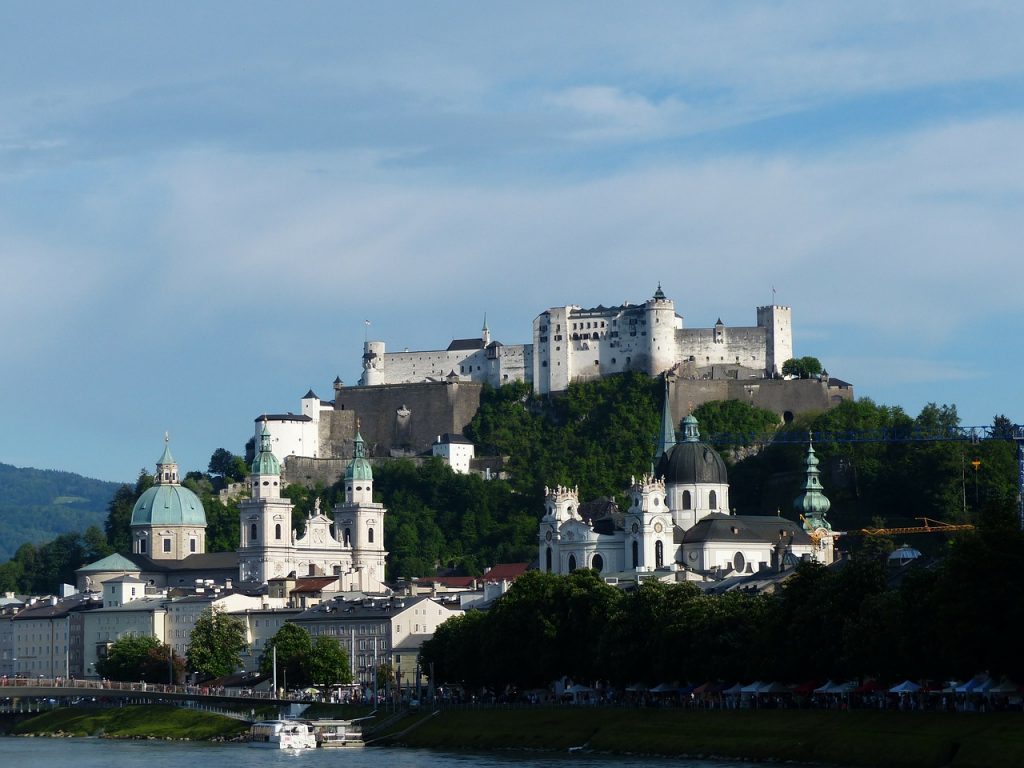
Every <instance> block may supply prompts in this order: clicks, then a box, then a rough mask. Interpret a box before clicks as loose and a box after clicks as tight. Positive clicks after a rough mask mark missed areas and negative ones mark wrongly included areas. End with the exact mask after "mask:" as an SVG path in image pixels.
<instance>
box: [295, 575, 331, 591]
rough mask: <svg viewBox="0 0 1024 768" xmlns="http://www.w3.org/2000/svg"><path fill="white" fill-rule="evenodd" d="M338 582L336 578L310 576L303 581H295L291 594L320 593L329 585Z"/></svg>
mask: <svg viewBox="0 0 1024 768" xmlns="http://www.w3.org/2000/svg"><path fill="white" fill-rule="evenodd" d="M337 580H338V577H337V576H312V577H309V578H305V579H296V580H295V589H293V590H292V592H320V591H322V590H323V588H324V587H326V586H327V585H329V584H333V583H334V582H336V581H337Z"/></svg>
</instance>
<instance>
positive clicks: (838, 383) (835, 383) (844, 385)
mask: <svg viewBox="0 0 1024 768" xmlns="http://www.w3.org/2000/svg"><path fill="white" fill-rule="evenodd" d="M828 385H829V386H830V387H838V388H839V389H848V388H849V387H852V386H853V384H851V383H850V382H848V381H843V380H842V379H837V378H836V377H835V376H830V377H829V380H828Z"/></svg>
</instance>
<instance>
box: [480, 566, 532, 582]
mask: <svg viewBox="0 0 1024 768" xmlns="http://www.w3.org/2000/svg"><path fill="white" fill-rule="evenodd" d="M529 567H530V564H529V563H498V564H497V565H496V566H494V567H493V568H491V569H490V570H489V571H487V572H486V573H484V578H485V579H487V580H488V581H512V580H513V579H517V578H519V577H520V576H522V575H523V574H524V573H526V569H527V568H529Z"/></svg>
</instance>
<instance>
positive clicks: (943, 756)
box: [9, 705, 1024, 768]
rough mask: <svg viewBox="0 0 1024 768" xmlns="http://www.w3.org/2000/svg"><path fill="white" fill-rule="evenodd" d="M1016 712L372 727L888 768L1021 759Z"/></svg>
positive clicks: (233, 726)
mask: <svg viewBox="0 0 1024 768" xmlns="http://www.w3.org/2000/svg"><path fill="white" fill-rule="evenodd" d="M1021 717H1022V715H1021V714H1020V713H1016V712H993V713H987V714H963V713H941V712H899V713H894V712H876V711H872V710H856V711H849V712H837V711H820V710H761V711H741V712H736V711H706V712H700V711H679V710H657V709H621V708H600V707H586V708H583V707H581V708H575V707H574V708H552V709H544V708H537V709H515V710H507V709H478V710H446V711H443V712H441V713H439V714H437V715H436V716H431V713H430V712H427V711H423V712H419V713H414V714H410V715H409V716H407V717H406V718H403V719H401V720H398V721H394V720H391V719H390V718H388V719H389V725H388V728H387V729H386V732H384V733H382V732H377V733H375V734H373V736H374V741H375V743H376V744H379V745H383V746H407V747H415V748H425V749H439V750H445V751H452V750H466V751H492V750H506V749H522V750H542V751H560V752H565V751H568V750H576V749H581V750H584V751H593V752H605V753H613V754H648V755H657V756H672V757H694V758H698V757H700V758H715V757H719V758H731V759H743V760H751V761H795V762H802V763H824V764H833V765H846V766H879V767H883V766H886V767H888V766H891V767H892V768H940V766H950V767H951V768H982V767H984V768H1003V766H1006V767H1007V768H1009V767H1010V766H1020V765H1024V728H1022V725H1024V722H1022V720H1021ZM247 728H248V726H247V724H246V723H243V722H240V721H238V720H233V719H231V718H227V717H223V716H220V715H216V714H212V713H209V712H198V711H194V710H185V709H180V708H176V707H172V706H162V705H137V706H129V707H120V708H116V709H102V710H101V709H80V708H67V709H58V710H54V711H51V712H47V713H43V714H41V715H38V716H35V717H32V718H29V719H26V720H23V721H21V722H19V723H18V724H17V725H16V726H14V727H13V728H11V729H10V731H9V732H10V733H11V734H12V735H26V736H27V735H34V736H101V737H103V738H125V739H129V738H136V739H182V740H193V741H199V740H210V741H228V740H232V739H238V738H240V737H241V736H242V735H243V734H244V733H245V731H246V730H247Z"/></svg>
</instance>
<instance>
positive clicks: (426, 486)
mask: <svg viewBox="0 0 1024 768" xmlns="http://www.w3.org/2000/svg"><path fill="white" fill-rule="evenodd" d="M662 386H663V385H662V383H661V382H660V380H655V379H651V378H649V377H647V376H644V375H641V374H626V375H622V376H613V377H608V378H605V379H601V380H598V381H592V382H585V383H579V384H573V385H572V386H571V387H570V388H569V390H568V391H567V392H566V393H565V394H564V395H560V396H554V397H544V398H540V397H535V396H533V394H532V393H531V391H530V389H529V387H528V386H526V385H525V384H521V383H518V384H509V385H506V386H504V387H501V388H500V389H490V388H485V390H484V393H483V395H482V399H481V405H480V408H479V410H478V412H477V414H476V416H475V417H474V419H473V421H472V423H471V424H470V425H469V427H468V429H467V434H468V436H469V437H470V438H471V439H472V440H473V441H474V442H475V443H476V444H477V450H478V455H488V454H489V455H498V456H503V457H505V467H506V471H507V475H508V479H492V480H484V479H483V478H481V477H479V476H476V475H458V474H455V473H454V472H452V471H451V470H450V469H449V468H448V467H447V466H446V465H444V464H443V463H442V462H441V461H440V460H439V459H433V458H430V459H426V460H423V461H421V462H419V463H415V462H412V461H407V460H395V461H384V462H379V463H377V464H376V466H375V468H374V480H375V483H374V486H375V492H376V493H375V495H376V498H377V500H378V501H380V502H382V503H383V504H384V505H385V506H386V507H387V508H388V516H387V518H386V520H385V546H386V547H387V549H388V550H389V552H390V553H391V554H390V557H389V564H388V577H389V578H391V579H395V578H401V577H410V576H424V575H430V574H433V573H435V572H436V570H437V569H439V568H443V569H454V570H455V571H456V572H459V573H464V574H474V575H476V574H480V573H482V571H483V569H484V568H486V567H487V566H489V565H493V564H495V563H499V562H513V561H531V560H533V559H534V558H535V556H536V551H537V550H536V547H537V543H536V536H537V521H538V519H539V516H540V511H541V509H542V507H543V489H544V486H546V485H548V486H550V485H556V484H559V483H561V484H569V485H577V486H578V487H579V492H580V499H581V501H590V500H595V499H598V498H612V499H618V500H620V503H621V498H622V497H621V494H623V492H624V491H625V489H626V486H627V485H628V483H629V479H630V477H631V476H634V475H640V474H642V473H644V472H646V471H649V470H650V468H651V464H652V460H653V454H654V450H655V444H656V441H657V436H658V432H659V422H660V414H661V397H662V394H661V393H662ZM694 415H695V416H696V417H697V419H698V421H699V423H700V429H701V434H702V436H703V437H704V439H708V440H711V441H713V442H716V444H717V445H718V446H719V449H720V450H721V451H722V453H723V456H724V457H725V459H726V462H727V464H728V465H729V479H730V484H731V488H730V499H731V502H732V505H733V507H734V509H735V511H737V512H739V513H741V514H758V513H762V514H775V513H776V512H777V511H781V512H782V514H784V515H790V514H791V512H790V510H791V504H792V500H793V498H794V497H795V496H796V494H797V493H798V489H799V486H800V485H801V483H802V482H803V458H804V454H805V451H806V444H805V443H803V442H797V443H793V442H787V441H784V440H781V439H780V440H773V435H781V436H783V437H786V436H787V435H786V434H785V433H793V432H796V433H798V434H799V435H804V434H806V433H807V432H808V431H809V432H811V433H812V434H816V435H819V436H820V435H825V434H829V435H836V434H846V433H850V432H870V431H872V430H876V431H877V430H879V429H882V428H890V429H891V428H900V429H903V430H917V431H925V432H930V433H934V432H941V431H942V430H943V429H947V428H949V427H954V426H957V425H958V424H959V418H958V416H957V412H956V408H955V406H946V405H941V406H940V405H935V404H929V405H927V406H925V407H924V408H923V409H922V411H921V412H920V413H919V414H918V415H917V416H916V417H911V416H909V415H908V414H906V413H904V412H903V410H902V409H900V408H898V407H892V406H885V405H879V404H875V403H874V402H872V401H871V400H870V399H867V398H865V399H861V400H858V401H856V402H848V403H843V404H840V405H839V406H837V407H835V408H832V409H830V410H828V411H826V412H823V413H818V414H811V415H807V416H804V417H799V418H797V419H796V420H795V421H794V422H793V423H791V424H786V425H782V424H780V423H779V419H778V417H777V416H776V415H775V414H773V413H771V412H768V411H764V410H760V409H757V408H753V407H751V406H749V405H746V404H744V403H740V402H735V401H729V402H712V403H706V404H704V405H701V406H700V407H698V408H697V409H695V411H694ZM1010 426H1011V424H1010V422H1009V420H1007V419H1006V418H1005V417H1001V416H1000V417H996V419H995V421H994V430H995V433H996V434H997V435H1002V436H1005V437H1008V436H1009V432H1008V430H1009V428H1010ZM815 448H816V450H817V452H818V455H819V457H820V458H821V460H822V469H823V476H822V479H823V483H824V485H825V492H826V495H828V497H829V498H830V499H831V501H832V510H831V512H830V513H829V518H830V520H831V521H832V524H833V527H834V528H836V529H837V530H851V529H856V528H860V527H864V526H867V525H871V524H880V523H888V524H889V525H907V524H911V525H912V524H915V523H914V520H913V518H915V517H930V518H934V519H940V520H969V521H974V522H982V518H983V515H984V510H985V509H987V508H1002V507H1005V506H1006V505H1007V504H1012V501H1013V499H1014V498H1015V495H1016V486H1015V481H1016V468H1015V457H1014V445H1013V443H1012V441H1010V440H986V441H981V442H978V443H976V444H973V443H969V442H924V443H857V442H839V443H833V442H829V441H819V442H816V444H815ZM244 474H245V462H244V461H243V459H242V458H241V457H239V456H236V455H234V454H232V453H231V452H230V451H227V450H225V449H223V448H218V449H217V450H216V451H215V452H214V453H213V455H212V456H211V459H210V464H209V466H208V468H207V471H206V472H197V471H193V472H189V473H188V474H187V475H186V478H185V480H184V481H183V482H184V484H186V485H187V486H189V487H190V488H192V490H194V491H195V492H196V493H197V494H198V495H199V496H200V498H201V500H202V502H203V505H204V507H205V509H206V516H207V521H208V526H209V527H208V529H207V549H208V551H211V552H215V551H231V550H233V549H235V548H236V546H237V542H238V507H237V503H236V502H229V503H227V504H225V503H222V502H221V501H220V500H219V498H218V495H217V491H218V490H219V489H221V488H222V487H224V486H225V484H226V483H228V482H231V481H233V480H238V479H240V478H242V477H243V476H244ZM151 483H152V477H151V476H150V475H149V474H148V473H146V472H142V473H140V475H139V477H138V479H137V481H136V482H135V483H134V484H131V485H123V486H120V487H119V488H117V489H116V492H114V493H113V498H112V499H111V501H110V503H109V505H108V507H107V512H106V516H105V520H104V521H103V523H102V524H103V531H102V533H100V532H99V531H90V532H85V533H82V534H78V533H71V534H65V535H64V536H62V537H61V538H59V539H57V540H56V541H54V542H52V543H51V544H44V545H35V544H26V545H23V546H22V547H21V548H20V549H18V551H17V552H16V553H15V555H14V557H13V559H12V560H11V561H10V562H9V563H5V564H3V565H0V588H2V589H13V590H16V591H22V592H24V591H37V592H38V591H48V590H52V589H53V588H54V587H55V586H56V584H57V583H59V582H60V581H72V580H73V573H74V569H75V568H77V567H79V566H80V565H82V564H83V563H85V562H88V561H89V560H90V559H95V556H96V555H97V554H98V553H101V552H103V553H105V552H106V551H108V550H109V551H120V552H128V551H129V549H130V547H129V541H130V536H129V521H130V518H131V511H132V507H133V506H134V504H135V501H136V500H137V499H138V497H139V495H140V494H141V493H142V492H143V491H144V490H145V489H146V488H148V487H149V485H150V484H151ZM285 494H286V495H287V496H289V497H290V498H291V499H292V501H293V502H294V504H295V509H294V512H293V528H295V529H296V530H297V531H299V532H301V531H302V530H303V528H304V524H305V519H306V516H307V515H308V514H309V512H310V511H311V510H312V509H313V506H314V504H315V501H316V500H317V499H320V500H321V503H322V505H323V507H324V508H325V509H330V507H331V506H332V505H333V504H334V503H336V502H338V501H340V500H342V499H343V497H344V493H343V489H342V484H341V483H340V482H339V483H337V484H335V485H333V486H331V487H326V488H325V487H315V488H305V487H302V486H295V485H293V486H289V487H287V488H286V489H285ZM85 527H86V526H84V525H83V526H82V529H84V528H85ZM918 539H928V540H927V541H915V546H918V547H919V548H922V549H925V550H928V551H932V552H938V551H940V550H941V549H942V548H943V547H944V546H945V542H944V541H943V540H941V539H940V538H938V537H918ZM844 541H845V542H849V543H848V544H844V546H849V547H853V548H856V547H857V546H859V545H860V544H859V540H858V539H856V538H854V537H848V538H847V539H845V540H844ZM890 545H891V542H890ZM40 563H47V565H46V567H45V568H43V567H41V566H40V565H38V564H40Z"/></svg>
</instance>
